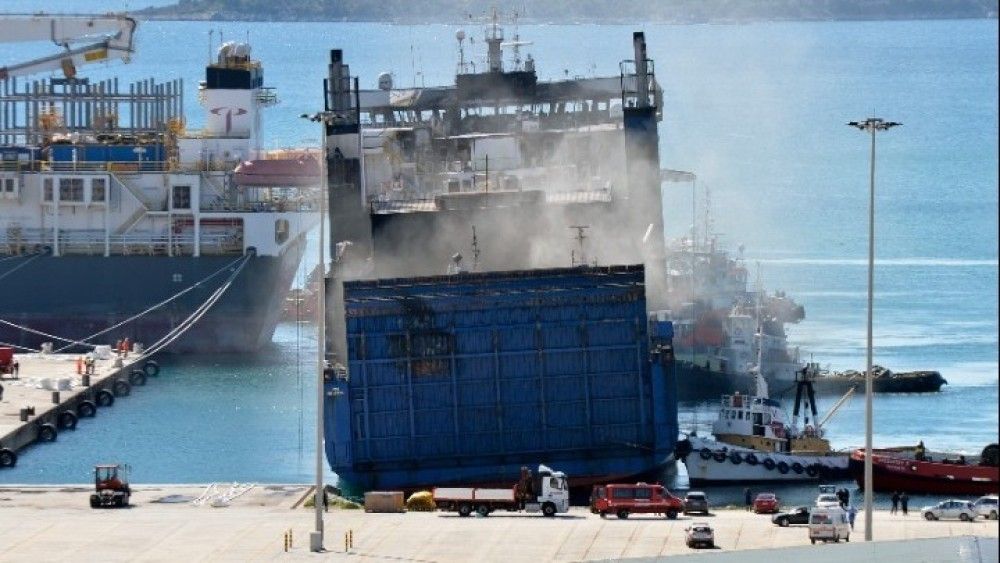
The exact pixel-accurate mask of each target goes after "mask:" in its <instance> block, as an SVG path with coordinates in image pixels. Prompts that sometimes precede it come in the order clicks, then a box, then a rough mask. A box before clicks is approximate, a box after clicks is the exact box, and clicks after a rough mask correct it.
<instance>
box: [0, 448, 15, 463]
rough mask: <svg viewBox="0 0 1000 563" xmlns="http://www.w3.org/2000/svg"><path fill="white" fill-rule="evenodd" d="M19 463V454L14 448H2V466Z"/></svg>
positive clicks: (0, 449)
mask: <svg viewBox="0 0 1000 563" xmlns="http://www.w3.org/2000/svg"><path fill="white" fill-rule="evenodd" d="M15 465H17V454H16V453H14V451H13V450H9V449H7V448H0V467H14V466H15Z"/></svg>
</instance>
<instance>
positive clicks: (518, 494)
mask: <svg viewBox="0 0 1000 563" xmlns="http://www.w3.org/2000/svg"><path fill="white" fill-rule="evenodd" d="M433 494H434V502H435V503H437V506H438V508H439V509H441V510H446V511H449V512H458V515H459V516H468V515H470V514H472V513H473V512H476V513H477V514H479V515H480V516H489V515H490V513H491V512H493V511H495V510H506V511H508V512H517V511H521V510H523V511H525V512H541V513H542V514H544V515H545V516H550V517H551V516H555V515H556V514H557V513H560V512H568V511H569V483H568V481H567V480H566V474H565V473H563V472H561V471H553V470H551V469H549V468H548V467H546V466H544V465H539V466H538V472H537V473H535V474H532V472H531V471H530V470H529V469H528V468H527V467H522V468H521V480H520V481H518V483H517V484H515V485H514V486H512V487H507V488H496V489H490V488H485V487H436V488H435V489H434V491H433Z"/></svg>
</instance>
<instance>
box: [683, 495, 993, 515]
mask: <svg viewBox="0 0 1000 563" xmlns="http://www.w3.org/2000/svg"><path fill="white" fill-rule="evenodd" d="M994 506H995V505H994ZM695 512H697V513H699V514H708V497H707V496H705V493H702V492H700V491H691V492H689V493H688V494H686V495H685V496H684V514H693V513H695Z"/></svg>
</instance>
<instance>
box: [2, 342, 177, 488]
mask: <svg viewBox="0 0 1000 563" xmlns="http://www.w3.org/2000/svg"><path fill="white" fill-rule="evenodd" d="M14 357H15V360H16V361H17V363H18V370H17V374H16V375H17V377H16V378H15V377H14V374H3V376H2V378H0V385H2V386H3V397H2V399H0V475H2V472H3V470H4V469H5V467H9V466H10V460H11V456H10V453H11V452H12V453H13V454H14V456H15V457H14V458H13V459H14V460H15V462H16V455H17V453H18V452H19V451H20V450H21V449H23V448H24V447H25V446H27V445H29V444H32V443H34V442H51V441H54V440H56V439H58V435H59V433H61V432H67V431H70V430H73V429H75V428H76V423H77V421H78V420H79V419H80V418H86V417H90V416H94V415H95V414H97V411H98V410H99V409H101V408H107V407H110V406H111V405H113V404H114V402H115V401H116V400H117V399H120V398H122V397H125V396H128V395H129V394H131V392H132V388H133V387H135V386H140V385H145V384H146V382H147V381H148V380H149V378H151V377H152V376H153V373H154V372H157V373H158V370H159V368H158V366H156V364H155V362H152V363H150V365H149V366H146V364H147V363H148V359H147V358H145V357H144V356H142V355H141V354H134V353H132V354H128V355H127V356H125V357H122V358H119V356H118V355H117V354H111V357H109V358H107V359H95V360H94V365H93V368H92V370H91V373H90V374H87V373H81V372H85V371H87V370H86V369H85V368H83V369H81V368H82V366H79V365H78V364H79V363H82V362H81V358H82V356H81V355H79V354H43V353H33V354H16V355H15V356H14ZM119 359H120V360H121V361H120V362H119ZM154 366H155V367H154ZM144 367H145V370H144V369H143V368H144Z"/></svg>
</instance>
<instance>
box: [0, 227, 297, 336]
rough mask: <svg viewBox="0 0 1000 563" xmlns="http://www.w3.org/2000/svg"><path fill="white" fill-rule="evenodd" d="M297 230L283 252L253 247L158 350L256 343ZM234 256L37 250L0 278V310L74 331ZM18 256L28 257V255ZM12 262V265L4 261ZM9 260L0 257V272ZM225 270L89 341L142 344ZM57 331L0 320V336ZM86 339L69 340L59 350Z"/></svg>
mask: <svg viewBox="0 0 1000 563" xmlns="http://www.w3.org/2000/svg"><path fill="white" fill-rule="evenodd" d="M304 247H305V240H304V238H300V239H299V240H298V241H297V242H295V243H293V244H292V245H291V246H289V247H288V248H287V250H286V252H285V254H284V255H282V256H280V257H273V256H254V257H252V258H250V259H249V262H247V264H246V266H245V267H244V268H243V270H242V271H241V272H240V273H239V275H237V277H236V278H235V280H234V281H233V283H232V285H231V286H230V287H229V289H228V290H226V292H225V294H224V295H223V296H222V298H221V299H219V301H218V302H216V304H215V305H214V306H213V307H212V309H210V310H209V312H208V313H207V314H206V315H205V316H204V317H202V318H201V319H200V320H199V321H198V323H197V324H196V325H195V326H194V327H193V328H191V329H190V330H189V331H188V332H186V333H185V334H184V335H183V336H181V337H180V338H179V339H178V340H176V341H175V342H173V343H172V344H171V345H170V346H169V347H167V348H166V349H165V350H164V351H165V352H170V353H204V352H242V353H246V352H256V351H259V350H260V349H261V348H262V347H263V346H266V345H267V344H268V343H269V342H270V341H271V337H272V336H273V334H274V328H275V326H276V325H277V323H278V320H279V319H280V317H281V309H282V305H283V304H284V299H285V295H286V294H287V291H288V288H289V286H290V285H291V282H292V278H293V277H294V276H295V272H296V270H297V269H298V265H299V261H300V260H301V258H302V252H303V250H304ZM238 258H239V257H238V256H202V257H198V258H195V257H192V256H185V257H166V256H112V257H103V256H65V257H53V256H41V257H38V258H35V259H33V260H32V259H30V258H26V259H25V262H24V263H23V266H22V267H20V268H18V269H17V271H13V272H11V274H10V275H8V276H6V277H5V278H4V279H3V280H2V281H0V288H2V291H0V319H3V320H5V321H9V322H11V323H14V324H17V325H21V326H24V327H28V328H30V329H33V330H35V331H39V332H44V333H48V334H51V335H54V336H58V337H61V338H66V339H71V340H78V339H83V338H86V337H88V336H90V335H92V334H94V333H96V332H98V331H101V330H104V329H106V328H108V327H110V326H113V325H115V324H117V323H120V322H122V321H124V320H126V319H128V318H129V317H131V316H133V315H135V314H137V313H140V312H141V311H144V310H146V309H148V308H150V307H151V306H153V305H154V304H156V303H159V302H161V301H163V300H165V299H167V298H169V297H171V296H173V295H175V294H177V293H178V292H180V291H181V290H183V289H184V288H186V287H188V286H190V285H192V284H194V283H195V282H197V281H199V280H202V279H204V278H205V277H206V276H209V275H211V274H212V273H213V272H216V271H217V270H219V269H220V268H224V267H225V266H227V265H229V264H232V263H233V262H234V260H237V259H238ZM28 260H31V261H30V262H28ZM11 262H14V263H15V264H11ZM16 264H22V262H21V261H19V260H13V261H8V262H7V263H5V264H3V266H5V268H3V269H2V270H0V275H3V274H4V273H5V272H7V271H9V270H10V269H11V268H13V267H14V266H15V265H16ZM228 276H229V271H228V270H227V271H224V272H222V273H220V274H219V275H217V276H215V277H212V278H211V279H209V280H208V281H206V282H204V283H203V284H202V285H201V286H199V287H197V288H195V289H194V290H192V291H190V292H188V293H186V294H185V295H184V296H183V297H180V298H178V299H176V300H175V301H172V302H171V303H169V304H167V305H165V306H164V307H162V308H160V309H157V310H155V311H153V312H151V313H149V314H146V315H143V316H142V317H140V318H138V319H136V320H134V321H131V322H129V323H128V324H125V325H123V326H122V327H120V328H117V329H114V330H112V331H111V332H108V333H106V334H104V335H101V336H98V337H96V338H94V339H93V340H92V342H93V343H94V344H113V343H114V342H115V341H117V340H119V339H122V338H126V337H127V338H129V339H131V340H132V341H133V342H142V343H144V344H146V345H149V344H152V343H153V342H155V341H156V340H158V339H159V338H161V337H162V336H163V335H165V334H166V333H167V332H169V331H170V330H171V329H172V328H174V327H176V326H178V325H179V324H180V323H181V322H183V321H184V319H186V318H187V317H188V316H189V315H190V314H191V313H192V312H193V311H194V310H195V309H197V308H198V306H199V305H201V304H202V303H204V302H205V300H206V299H208V297H209V296H210V295H211V294H212V293H213V292H214V291H215V290H216V289H218V288H219V287H220V286H221V285H222V284H223V283H224V282H225V280H226V278H227V277H228ZM43 342H53V344H54V347H55V348H56V349H59V348H62V347H63V346H65V345H66V344H67V343H66V342H64V341H60V340H58V339H53V338H50V337H46V336H42V335H39V334H36V333H32V332H29V331H25V330H21V329H18V328H15V327H11V326H9V325H6V324H3V325H0V343H7V344H14V345H16V346H19V347H23V348H30V349H38V348H39V347H40V346H41V344H42V343H43ZM87 349H88V348H85V347H80V346H72V347H70V348H67V350H66V351H67V352H80V351H85V350H87Z"/></svg>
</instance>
